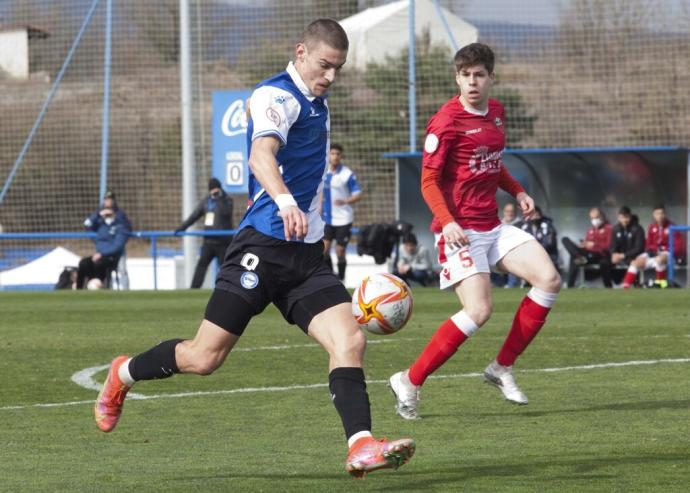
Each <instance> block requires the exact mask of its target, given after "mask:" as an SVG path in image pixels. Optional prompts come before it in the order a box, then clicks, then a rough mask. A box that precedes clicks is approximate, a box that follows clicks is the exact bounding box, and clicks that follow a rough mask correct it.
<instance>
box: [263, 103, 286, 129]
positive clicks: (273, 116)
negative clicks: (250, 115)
mask: <svg viewBox="0 0 690 493" xmlns="http://www.w3.org/2000/svg"><path fill="white" fill-rule="evenodd" d="M266 116H267V117H268V119H269V120H271V121H272V122H273V123H274V124H275V126H276V127H280V123H281V121H282V120H281V119H280V115H279V114H278V112H277V111H276V110H274V109H273V108H271V107H270V106H269V107H268V108H267V109H266Z"/></svg>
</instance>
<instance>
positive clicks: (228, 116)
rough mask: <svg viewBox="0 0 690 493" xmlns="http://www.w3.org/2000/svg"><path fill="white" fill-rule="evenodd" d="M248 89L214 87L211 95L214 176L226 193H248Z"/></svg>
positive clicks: (249, 92) (249, 94) (249, 93)
mask: <svg viewBox="0 0 690 493" xmlns="http://www.w3.org/2000/svg"><path fill="white" fill-rule="evenodd" d="M249 96H251V91H250V90H248V89H247V90H239V91H215V92H214V93H213V95H212V100H211V102H212V120H211V121H212V135H211V137H212V143H211V149H212V156H213V164H212V171H213V176H215V177H216V178H218V179H219V180H220V182H221V183H222V184H223V189H224V190H225V191H226V192H227V193H237V194H240V193H247V184H248V181H249V177H248V168H247V158H248V154H249V152H248V149H247V99H248V98H249Z"/></svg>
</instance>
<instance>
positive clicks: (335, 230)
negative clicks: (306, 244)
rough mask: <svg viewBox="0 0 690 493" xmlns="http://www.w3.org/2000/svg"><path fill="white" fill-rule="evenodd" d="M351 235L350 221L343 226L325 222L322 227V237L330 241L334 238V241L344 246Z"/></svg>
mask: <svg viewBox="0 0 690 493" xmlns="http://www.w3.org/2000/svg"><path fill="white" fill-rule="evenodd" d="M351 235H352V223H350V224H346V225H345V226H331V225H330V224H326V226H325V227H324V228H323V239H324V240H329V241H332V240H333V238H335V243H336V244H337V245H340V246H346V245H347V244H348V243H349V242H350V236H351Z"/></svg>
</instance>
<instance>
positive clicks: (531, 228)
mask: <svg viewBox="0 0 690 493" xmlns="http://www.w3.org/2000/svg"><path fill="white" fill-rule="evenodd" d="M517 226H518V227H519V228H520V229H521V230H523V231H525V232H527V233H529V234H531V235H532V236H534V237H535V238H536V240H537V241H538V242H539V243H540V244H541V246H543V247H544V250H546V253H548V254H549V257H551V260H553V263H554V264H555V265H558V238H557V236H558V233H557V232H556V228H555V227H554V225H553V221H552V220H551V218H548V217H546V216H544V217H542V218H540V219H537V220H536V221H530V220H527V221H524V222H522V223H521V224H518V225H517Z"/></svg>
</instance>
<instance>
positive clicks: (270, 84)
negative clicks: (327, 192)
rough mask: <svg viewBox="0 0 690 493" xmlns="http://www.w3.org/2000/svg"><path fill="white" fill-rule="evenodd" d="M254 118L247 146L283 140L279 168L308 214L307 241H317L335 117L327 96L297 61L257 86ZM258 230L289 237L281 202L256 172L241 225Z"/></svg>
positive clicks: (249, 126) (282, 237)
mask: <svg viewBox="0 0 690 493" xmlns="http://www.w3.org/2000/svg"><path fill="white" fill-rule="evenodd" d="M250 108H251V118H250V120H249V122H248V127H247V141H248V142H247V145H248V148H249V149H250V155H251V145H252V142H253V141H254V139H256V138H258V137H263V136H267V135H273V136H275V137H277V138H278V139H280V142H281V148H280V150H279V151H278V154H277V156H276V159H277V161H278V165H279V166H280V172H281V174H282V176H283V180H284V181H285V185H287V187H288V189H289V190H290V193H291V194H292V195H293V196H294V197H295V200H296V201H297V205H298V206H299V208H300V209H301V210H302V211H303V212H304V213H305V214H306V215H307V220H308V232H307V236H306V238H304V240H303V241H305V242H307V243H315V242H317V241H319V240H320V239H321V237H322V236H323V226H324V224H323V220H322V219H321V216H320V214H319V194H320V193H321V187H322V180H323V176H324V173H325V171H326V168H327V163H328V149H329V136H330V135H329V134H330V118H329V115H328V104H327V103H326V99H325V97H315V96H313V95H312V94H311V92H310V91H309V89H307V86H306V85H305V84H304V81H303V80H302V78H301V77H300V75H299V73H298V72H297V70H296V69H295V67H294V65H293V63H292V62H290V64H289V65H288V67H287V69H286V70H285V71H284V72H281V73H279V74H277V75H275V76H273V77H271V78H270V79H266V80H265V81H263V82H261V83H260V84H258V85H257V88H256V90H255V91H254V92H253V93H252V96H251V99H250ZM247 226H251V227H253V228H254V229H256V230H257V231H259V232H261V233H263V234H265V235H268V236H272V237H274V238H277V239H280V240H285V239H286V238H285V233H284V229H283V220H282V218H281V217H280V216H279V215H278V206H277V205H276V204H275V202H273V199H272V198H271V197H270V196H269V195H268V193H266V191H265V190H264V189H263V187H262V186H261V184H260V183H259V182H258V181H257V180H256V178H255V177H254V175H253V174H252V173H251V170H250V173H249V207H248V209H247V212H246V214H245V215H244V218H242V222H241V223H240V225H239V229H242V228H245V227H247Z"/></svg>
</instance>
